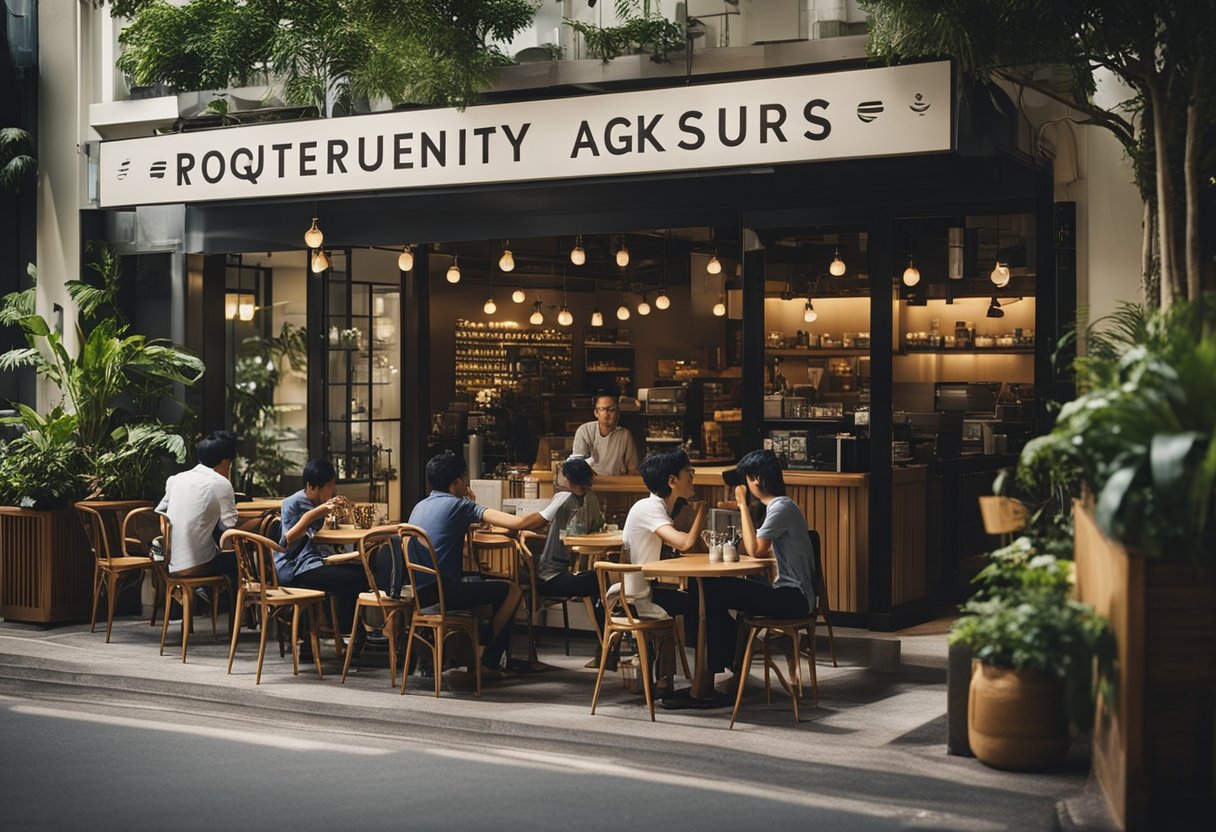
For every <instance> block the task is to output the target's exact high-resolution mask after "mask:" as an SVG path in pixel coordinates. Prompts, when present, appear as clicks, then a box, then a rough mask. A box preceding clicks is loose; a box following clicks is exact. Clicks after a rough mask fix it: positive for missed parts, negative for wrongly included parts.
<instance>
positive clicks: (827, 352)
mask: <svg viewBox="0 0 1216 832" xmlns="http://www.w3.org/2000/svg"><path fill="white" fill-rule="evenodd" d="M764 354H765V355H768V356H772V357H773V358H850V357H854V356H858V355H869V354H870V348H869V347H855V348H850V349H836V348H831V349H819V348H815V349H803V348H797V349H773V348H769V349H766V350H765V351H764Z"/></svg>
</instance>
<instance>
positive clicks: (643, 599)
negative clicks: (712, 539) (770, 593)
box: [622, 450, 734, 707]
mask: <svg viewBox="0 0 1216 832" xmlns="http://www.w3.org/2000/svg"><path fill="white" fill-rule="evenodd" d="M694 473H695V471H694V469H693V467H692V465H691V464H690V463H689V461H688V455H687V454H685V453H684V451H681V450H675V451H659V452H657V453H652V454H649V455H648V456H647V457H646V459H644V460H643V461H642V481H643V482H645V483H646V487H647V488H648V489H649V490H650V496H649V497H645V498H644V499H641V500H639V501H638V502H636V503H634V504H633V507H632V508H631V509H629V515H628V516H627V517H626V518H625V528H624V530H623V531H622V537H623V542H624V548H625V550H626V552H628V555H629V562H630V563H651V562H654V561H657V560H659V559H660V557H661V552H662V547H663V544H667V545H668V546H670V547H671V548H672V549H675V550H676V551H677V552H680V553H683V552H687V551H689V550H690V549H692V548H693V547H694V546H696V545H697V542H698V541H699V540H700V539H701V529H702V527H703V526H704V525H705V503H704V502H702V501H699V500H695V499H694V496H695V492H694V490H693V475H694ZM679 499H684V500H687V501H689V502H690V503H691V504H692V507H693V511H694V516H693V521H692V526H691V527H690V528H689V529H688V530H687V531H678V530H677V529H676V527H675V525H674V523H673V521H672V517H671V512H672V511H673V509H674V507H675V504H676V501H677V500H679ZM711 583H712V581H708V582H706V584H707V595H706V605H705V619H706V641H707V645H706V647H707V655H708V668H707V669H708V671H709V672H710V673H714V672H717V671H718V670H721V669H723V668H725V667H727V666H729V665H730V663H731V659H732V651H733V649H734V639H733V638H731V634H732V631H733V623H732V622H731V620H730V616H729V614H727V612H726V610H725V608H723V607H721V606H719V605H718V604H716V603H713V602H712V599H711V597H710V596H709V589H708V585H709V584H711ZM625 593H626V595H627V597H628V598H629V600H630V602H631V603H633V604H634V607H635V608H636V609H637V612H638V614H639V615H641V616H642V617H643V618H662V617H665V616H666V615H667V614H669V613H670V614H671V615H682V616H684V628H685V635H686V638H688V639H689V643H694V642H695V640H696V637H697V619H698V615H699V613H698V609H697V606H698V605H697V595H696V589H695V584H693V585H691V586H690V591H688V592H682V591H680V590H676V589H670V588H667V587H652V586H651V585H650V583H649V582H648V581H647V580H646V579H645V578H643V577H642V576H641V575H640V574H637V573H633V574H628V575H626V576H625ZM658 664H659V667H658V672H657V673H656V674H655V675H656V677H657V679H658V682H659V689H660V691H664V690H665V691H666V692H667V696H668V697H669V698H672V699H673V700H676V699H683V697H676V696H674V695H673V691H672V683H671V679H672V673H673V671H674V670H675V662H674V652H673V651H672V650H671V649H670V648H667V647H665V648H664V650H663V651H662V652H661V653H660V656H659V662H658ZM695 693H696V694H698V695H705V694H708V695H709V696H708V698H706V700H705V701H706V702H714V705H715V706H716V705H717V704H720V703H717V702H716V700H714V699H713V698H712V691H708V692H702V691H696V692H695ZM670 706H671V705H670V704H668V707H670Z"/></svg>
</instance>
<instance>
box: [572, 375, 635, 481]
mask: <svg viewBox="0 0 1216 832" xmlns="http://www.w3.org/2000/svg"><path fill="white" fill-rule="evenodd" d="M620 420H621V409H620V402H619V400H618V399H617V397H616V396H615V395H614V394H612V393H609V392H608V391H607V390H597V391H596V393H595V421H594V422H586V423H584V424H582V425H579V428H578V430H577V431H575V432H574V451H573V453H572V454H571V455H572V456H581V457H582V458H583V459H585V460H587V461H588V462H589V463H591V467H592V469H594V471H595V473H596V474H597V475H599V476H601V477H615V476H620V475H621V474H636V473H637V472H638V449H637V445H635V444H634V442H633V434H632V433H630V432H629V431H628V430H627V429H626V428H623V427H621V426H620V424H619V422H620Z"/></svg>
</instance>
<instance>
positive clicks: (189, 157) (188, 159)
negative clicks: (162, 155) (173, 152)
mask: <svg viewBox="0 0 1216 832" xmlns="http://www.w3.org/2000/svg"><path fill="white" fill-rule="evenodd" d="M192 170H194V154H193V153H179V154H177V184H178V185H189V184H190V171H192Z"/></svg>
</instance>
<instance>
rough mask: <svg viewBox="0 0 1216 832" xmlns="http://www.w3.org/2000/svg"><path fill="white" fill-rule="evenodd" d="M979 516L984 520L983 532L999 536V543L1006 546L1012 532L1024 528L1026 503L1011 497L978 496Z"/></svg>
mask: <svg viewBox="0 0 1216 832" xmlns="http://www.w3.org/2000/svg"><path fill="white" fill-rule="evenodd" d="M979 500H980V518H981V519H982V520H983V521H984V532H985V533H987V534H990V535H993V536H997V537H1000V539H1001V545H1002V546H1008V545H1009V544H1010V543H1011V542H1012V540H1013V533H1014V532H1018V531H1021V530H1022V529H1024V528H1026V515H1027V510H1026V504H1025V503H1023V502H1021V501H1020V500H1015V499H1013V498H1012V497H992V496H984V497H980V498H979Z"/></svg>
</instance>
